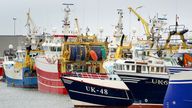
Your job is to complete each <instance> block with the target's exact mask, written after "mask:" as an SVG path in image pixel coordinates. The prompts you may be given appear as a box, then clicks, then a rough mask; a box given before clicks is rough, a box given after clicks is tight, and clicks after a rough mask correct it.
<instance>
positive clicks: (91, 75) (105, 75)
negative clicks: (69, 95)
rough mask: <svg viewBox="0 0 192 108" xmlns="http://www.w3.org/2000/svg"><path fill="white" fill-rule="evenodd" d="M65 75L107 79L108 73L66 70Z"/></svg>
mask: <svg viewBox="0 0 192 108" xmlns="http://www.w3.org/2000/svg"><path fill="white" fill-rule="evenodd" d="M64 75H65V76H73V77H79V78H92V79H108V78H109V76H108V74H99V73H87V72H67V73H65V74H64Z"/></svg>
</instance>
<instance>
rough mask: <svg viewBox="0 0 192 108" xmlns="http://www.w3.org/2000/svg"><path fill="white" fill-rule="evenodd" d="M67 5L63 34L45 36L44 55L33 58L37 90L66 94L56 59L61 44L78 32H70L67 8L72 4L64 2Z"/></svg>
mask: <svg viewBox="0 0 192 108" xmlns="http://www.w3.org/2000/svg"><path fill="white" fill-rule="evenodd" d="M64 5H66V6H67V7H66V8H65V9H64V12H65V18H64V20H63V22H64V25H63V29H64V31H63V32H64V34H62V35H56V34H54V35H53V36H47V37H46V39H45V42H44V43H43V44H42V46H43V50H44V52H45V54H44V55H41V56H38V57H37V58H36V60H35V64H36V70H37V76H38V90H39V91H41V92H46V93H55V94H67V90H66V88H65V87H64V86H63V83H62V82H61V80H60V74H59V71H58V59H59V57H60V54H61V50H62V44H63V42H64V41H65V40H66V39H68V40H71V39H73V38H75V37H76V36H77V34H80V33H79V31H78V33H71V32H70V30H69V29H70V21H69V15H70V12H71V9H70V8H69V6H70V5H72V4H64ZM75 22H76V25H77V26H78V24H77V23H78V20H77V19H75ZM77 30H78V29H77Z"/></svg>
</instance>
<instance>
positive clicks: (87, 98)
mask: <svg viewBox="0 0 192 108" xmlns="http://www.w3.org/2000/svg"><path fill="white" fill-rule="evenodd" d="M107 46H108V44H107V42H100V41H98V40H97V38H96V36H95V35H93V36H89V35H88V36H87V35H86V36H77V38H76V39H75V41H73V42H64V43H63V52H62V55H61V59H60V62H59V63H60V64H59V67H60V73H61V74H62V75H63V76H62V77H61V79H62V81H63V83H64V86H65V88H66V89H67V91H68V93H69V96H70V98H71V100H72V102H73V104H74V106H89V107H93V106H94V107H95V106H126V107H127V106H130V105H131V104H132V102H133V100H132V95H131V92H130V91H129V89H128V87H127V86H126V85H125V84H124V83H123V81H121V80H120V78H119V77H118V76H117V75H108V74H107V71H106V70H105V68H104V67H103V62H104V60H105V59H106V58H107V55H106V54H107V53H106V52H107V50H108V49H107ZM69 72H72V73H74V72H75V73H77V74H78V75H76V76H74V75H73V74H72V75H68V74H67V73H69ZM112 76H113V77H112Z"/></svg>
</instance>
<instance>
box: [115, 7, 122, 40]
mask: <svg viewBox="0 0 192 108" xmlns="http://www.w3.org/2000/svg"><path fill="white" fill-rule="evenodd" d="M117 11H118V14H119V20H118V23H117V25H116V26H115V33H114V36H115V37H121V36H122V35H123V22H122V19H123V10H122V9H117Z"/></svg>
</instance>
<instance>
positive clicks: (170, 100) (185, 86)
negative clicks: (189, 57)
mask: <svg viewBox="0 0 192 108" xmlns="http://www.w3.org/2000/svg"><path fill="white" fill-rule="evenodd" d="M191 76H192V73H191V72H190V71H181V72H179V73H176V74H174V75H171V77H170V80H169V85H168V88H167V92H166V95H165V98H164V104H163V107H164V108H191V105H192V102H191V101H192V95H191V90H192V86H191V79H192V78H191Z"/></svg>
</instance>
